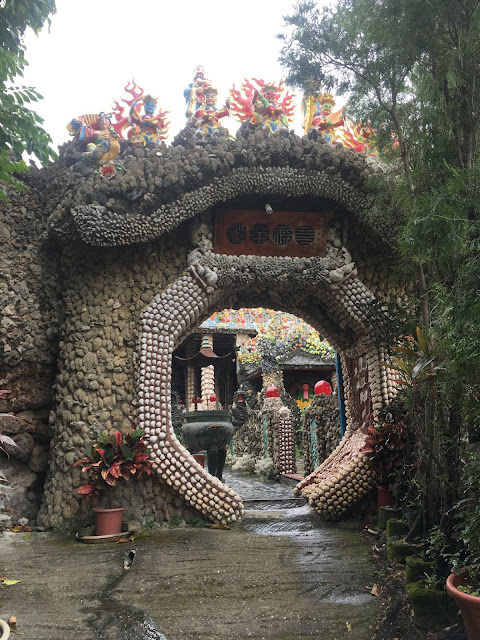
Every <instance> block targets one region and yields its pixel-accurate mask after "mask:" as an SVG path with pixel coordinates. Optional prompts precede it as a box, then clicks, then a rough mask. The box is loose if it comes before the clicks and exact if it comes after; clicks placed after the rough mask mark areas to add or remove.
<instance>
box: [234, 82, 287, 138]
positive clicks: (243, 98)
mask: <svg viewBox="0 0 480 640" xmlns="http://www.w3.org/2000/svg"><path fill="white" fill-rule="evenodd" d="M253 81H254V82H255V83H256V84H257V87H255V85H253V84H252V83H251V82H250V81H249V80H245V81H244V83H243V85H242V90H243V95H242V91H241V90H240V91H239V90H238V89H235V85H234V86H233V88H232V90H231V92H230V93H231V95H232V98H233V102H232V105H231V110H232V112H233V113H234V114H235V115H236V116H237V118H238V119H239V120H240V121H241V122H249V123H250V124H252V125H254V126H259V127H260V128H262V129H265V130H267V131H270V133H275V131H278V130H280V129H287V130H288V127H289V123H290V122H291V121H292V119H293V112H294V109H295V107H294V106H292V104H291V102H292V99H293V97H294V96H293V94H290V93H289V92H288V91H287V92H286V94H285V96H284V97H283V99H281V94H282V92H283V91H284V86H283V82H281V83H280V84H279V85H278V86H277V85H275V84H273V83H270V84H267V83H266V82H264V81H263V80H261V79H260V80H257V79H256V78H253Z"/></svg>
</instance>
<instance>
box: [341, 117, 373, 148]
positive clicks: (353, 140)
mask: <svg viewBox="0 0 480 640" xmlns="http://www.w3.org/2000/svg"><path fill="white" fill-rule="evenodd" d="M342 142H343V144H344V145H345V146H346V147H348V148H349V149H353V150H354V151H358V152H360V151H363V152H365V154H366V155H367V156H376V155H377V153H378V151H377V149H376V147H375V129H374V128H373V127H372V126H370V124H369V123H366V124H364V123H363V122H353V121H349V120H347V125H346V127H345V129H344V132H343V139H342Z"/></svg>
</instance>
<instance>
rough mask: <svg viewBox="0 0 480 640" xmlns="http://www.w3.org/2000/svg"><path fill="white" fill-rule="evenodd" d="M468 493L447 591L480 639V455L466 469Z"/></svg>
mask: <svg viewBox="0 0 480 640" xmlns="http://www.w3.org/2000/svg"><path fill="white" fill-rule="evenodd" d="M462 476H463V487H464V495H465V497H464V498H462V499H461V500H460V501H459V502H458V503H457V504H456V512H457V514H458V517H459V524H458V526H457V527H456V533H457V536H458V544H459V548H458V550H457V552H456V553H454V554H452V556H451V557H452V559H453V563H452V573H451V574H450V575H449V576H448V578H447V584H446V587H447V592H448V593H449V595H450V596H451V597H452V598H453V599H454V600H455V603H456V604H457V606H458V608H459V609H460V613H461V614H462V617H463V621H464V623H465V628H466V630H467V635H468V638H469V640H479V639H480V502H479V499H480V454H478V453H477V454H471V455H470V456H469V458H468V460H467V464H466V465H465V467H464V469H463V473H462Z"/></svg>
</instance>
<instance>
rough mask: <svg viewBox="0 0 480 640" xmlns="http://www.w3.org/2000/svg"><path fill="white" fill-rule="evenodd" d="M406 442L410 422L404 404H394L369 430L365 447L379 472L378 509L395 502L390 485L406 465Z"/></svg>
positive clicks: (385, 410) (364, 451) (364, 450)
mask: <svg viewBox="0 0 480 640" xmlns="http://www.w3.org/2000/svg"><path fill="white" fill-rule="evenodd" d="M406 441H407V425H406V424H405V422H404V421H403V410H402V408H401V407H397V406H394V405H391V406H390V407H388V408H386V409H384V410H383V411H382V412H381V414H380V416H379V422H378V424H376V425H371V426H369V427H368V429H367V438H366V440H365V444H364V446H363V448H362V451H363V453H365V454H366V455H367V457H368V458H370V459H371V461H372V465H373V468H374V469H375V471H376V473H377V490H378V495H377V508H380V507H384V506H391V505H394V504H395V498H394V496H393V493H392V491H391V484H392V482H393V480H394V474H395V472H396V471H397V470H398V469H399V468H400V467H401V466H402V464H403V448H404V447H405V444H406Z"/></svg>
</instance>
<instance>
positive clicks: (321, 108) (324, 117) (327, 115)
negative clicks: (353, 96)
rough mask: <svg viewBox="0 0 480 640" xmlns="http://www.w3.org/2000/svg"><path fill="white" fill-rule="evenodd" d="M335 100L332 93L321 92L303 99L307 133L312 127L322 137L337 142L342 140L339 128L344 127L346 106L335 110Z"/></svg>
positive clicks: (333, 142) (304, 123) (304, 124)
mask: <svg viewBox="0 0 480 640" xmlns="http://www.w3.org/2000/svg"><path fill="white" fill-rule="evenodd" d="M334 106H335V100H334V98H333V95H332V94H331V93H321V94H318V95H316V96H309V97H307V98H304V99H303V100H302V112H303V129H304V133H305V135H307V133H308V131H310V129H316V130H317V131H319V132H320V134H321V135H322V138H324V139H325V140H327V142H331V143H332V144H337V143H338V142H340V141H341V140H340V136H339V131H338V130H339V128H340V127H343V125H344V124H345V120H344V118H343V111H344V107H342V108H341V109H338V110H337V111H335V112H334V111H333V107H334Z"/></svg>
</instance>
